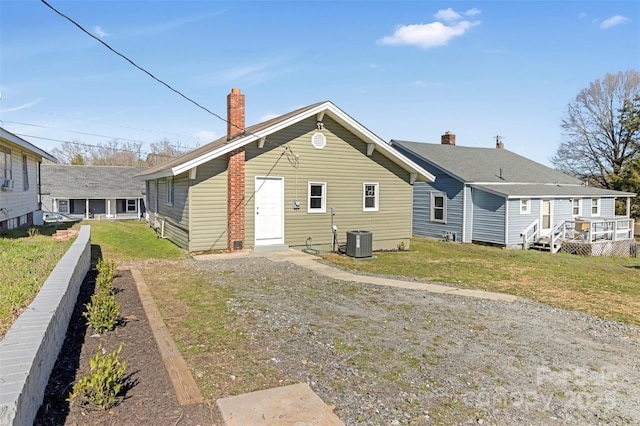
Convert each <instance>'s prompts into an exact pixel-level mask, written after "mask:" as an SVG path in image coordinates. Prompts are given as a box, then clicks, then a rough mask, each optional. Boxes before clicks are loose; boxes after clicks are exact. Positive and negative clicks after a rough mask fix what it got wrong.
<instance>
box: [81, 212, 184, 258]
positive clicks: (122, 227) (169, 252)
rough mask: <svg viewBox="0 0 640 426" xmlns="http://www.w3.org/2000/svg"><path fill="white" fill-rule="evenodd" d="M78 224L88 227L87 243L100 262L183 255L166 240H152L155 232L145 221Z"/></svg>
mask: <svg viewBox="0 0 640 426" xmlns="http://www.w3.org/2000/svg"><path fill="white" fill-rule="evenodd" d="M81 225H89V226H91V244H92V245H94V247H95V248H96V249H98V250H97V251H99V255H100V256H101V257H102V258H104V259H111V260H115V261H116V262H129V261H136V260H146V259H178V258H180V257H183V256H186V253H185V252H184V251H183V250H180V249H179V248H178V247H177V246H176V245H174V244H172V243H171V242H169V240H165V239H160V238H156V233H155V232H153V230H152V229H151V228H150V227H149V225H148V224H147V222H145V221H137V220H91V221H84V222H82V223H81ZM94 251H96V250H94Z"/></svg>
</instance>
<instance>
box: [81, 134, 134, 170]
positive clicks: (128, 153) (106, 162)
mask: <svg viewBox="0 0 640 426" xmlns="http://www.w3.org/2000/svg"><path fill="white" fill-rule="evenodd" d="M141 148H142V144H140V143H135V142H120V141H118V140H117V139H114V140H111V141H109V142H107V143H105V144H100V145H99V146H97V147H94V148H93V149H92V150H91V158H90V161H89V163H90V164H91V165H93V166H128V167H137V166H140V165H142V160H141V159H140V151H141Z"/></svg>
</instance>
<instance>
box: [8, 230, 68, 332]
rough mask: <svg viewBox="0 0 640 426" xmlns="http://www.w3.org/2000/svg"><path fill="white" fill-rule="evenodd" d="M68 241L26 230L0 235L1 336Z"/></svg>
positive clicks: (60, 255)
mask: <svg viewBox="0 0 640 426" xmlns="http://www.w3.org/2000/svg"><path fill="white" fill-rule="evenodd" d="M33 229H38V228H33ZM71 244H72V241H65V242H60V241H54V240H53V239H52V238H51V237H48V236H45V235H36V234H35V233H33V232H32V236H28V233H27V231H26V230H22V231H21V232H17V231H16V232H12V233H10V234H5V235H2V236H0V337H2V336H4V335H5V333H6V332H7V330H8V329H9V327H10V326H11V325H12V324H13V322H14V321H15V320H16V319H17V317H18V316H19V315H20V313H21V312H22V311H23V310H24V309H25V308H26V307H27V306H28V305H29V303H31V301H32V300H33V299H34V297H35V296H36V294H38V291H40V288H41V287H42V285H43V284H44V282H45V281H46V279H47V277H49V274H51V271H52V270H53V268H54V267H55V266H56V264H57V263H58V261H59V260H60V259H61V258H62V256H63V255H64V253H65V252H66V251H67V249H68V248H69V247H70V246H71Z"/></svg>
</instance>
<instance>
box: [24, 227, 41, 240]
mask: <svg viewBox="0 0 640 426" xmlns="http://www.w3.org/2000/svg"><path fill="white" fill-rule="evenodd" d="M27 234H28V235H29V238H33V237H36V236H38V235H40V230H39V229H38V228H29V230H28V231H27Z"/></svg>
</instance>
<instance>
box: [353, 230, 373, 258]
mask: <svg viewBox="0 0 640 426" xmlns="http://www.w3.org/2000/svg"><path fill="white" fill-rule="evenodd" d="M372 247H373V234H372V233H371V231H347V256H351V257H371V252H372Z"/></svg>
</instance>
